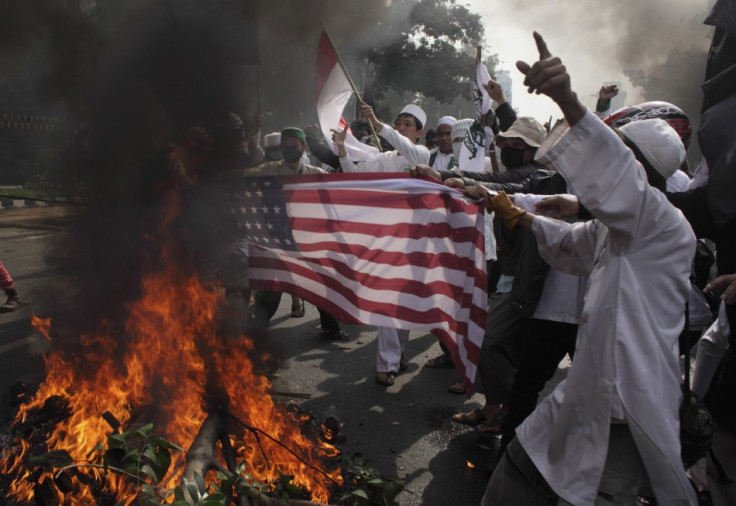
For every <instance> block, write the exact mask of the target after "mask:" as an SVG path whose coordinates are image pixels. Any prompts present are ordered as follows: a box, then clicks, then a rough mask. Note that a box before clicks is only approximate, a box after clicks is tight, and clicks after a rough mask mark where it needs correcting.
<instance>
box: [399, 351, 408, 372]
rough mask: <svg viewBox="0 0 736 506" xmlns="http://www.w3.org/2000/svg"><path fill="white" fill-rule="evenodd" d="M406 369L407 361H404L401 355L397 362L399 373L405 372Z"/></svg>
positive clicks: (404, 356)
mask: <svg viewBox="0 0 736 506" xmlns="http://www.w3.org/2000/svg"><path fill="white" fill-rule="evenodd" d="M407 367H409V361H408V360H407V359H406V355H404V354H403V353H402V354H401V359H400V360H399V371H405V370H406V368H407Z"/></svg>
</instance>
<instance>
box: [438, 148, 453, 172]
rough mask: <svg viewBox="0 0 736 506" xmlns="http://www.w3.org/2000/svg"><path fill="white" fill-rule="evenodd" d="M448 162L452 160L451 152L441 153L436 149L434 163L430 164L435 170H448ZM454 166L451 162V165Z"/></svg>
mask: <svg viewBox="0 0 736 506" xmlns="http://www.w3.org/2000/svg"><path fill="white" fill-rule="evenodd" d="M450 162H452V153H443V152H441V151H439V150H438V151H437V156H435V157H434V163H433V164H432V168H433V169H437V170H449V169H450V168H451V167H450ZM454 166H455V164H454V162H453V167H454Z"/></svg>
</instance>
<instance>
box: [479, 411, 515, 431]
mask: <svg viewBox="0 0 736 506" xmlns="http://www.w3.org/2000/svg"><path fill="white" fill-rule="evenodd" d="M508 414H509V412H508V410H507V409H504V408H502V409H501V411H499V412H498V413H496V416H494V417H493V419H492V420H487V421H485V422H483V423H481V424H479V425H478V426H477V427H476V430H477V431H478V432H482V433H484V434H500V433H501V429H503V422H505V421H506V417H507V416H508Z"/></svg>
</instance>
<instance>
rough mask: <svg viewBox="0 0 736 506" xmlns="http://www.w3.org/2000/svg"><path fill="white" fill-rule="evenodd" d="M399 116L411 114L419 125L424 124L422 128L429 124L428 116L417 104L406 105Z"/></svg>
mask: <svg viewBox="0 0 736 506" xmlns="http://www.w3.org/2000/svg"><path fill="white" fill-rule="evenodd" d="M399 114H411V115H412V116H414V117H415V118H416V119H418V120H419V123H421V124H422V128H424V127H425V125H426V124H427V114H426V113H425V112H424V111H423V110H422V108H421V107H419V106H418V105H416V104H406V105H405V106H404V108H403V109H401V112H400V113H399Z"/></svg>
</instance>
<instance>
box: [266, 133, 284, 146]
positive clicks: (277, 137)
mask: <svg viewBox="0 0 736 506" xmlns="http://www.w3.org/2000/svg"><path fill="white" fill-rule="evenodd" d="M279 144H281V132H271V133H270V134H266V135H264V136H263V145H264V146H265V147H267V148H275V147H278V145H279Z"/></svg>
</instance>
